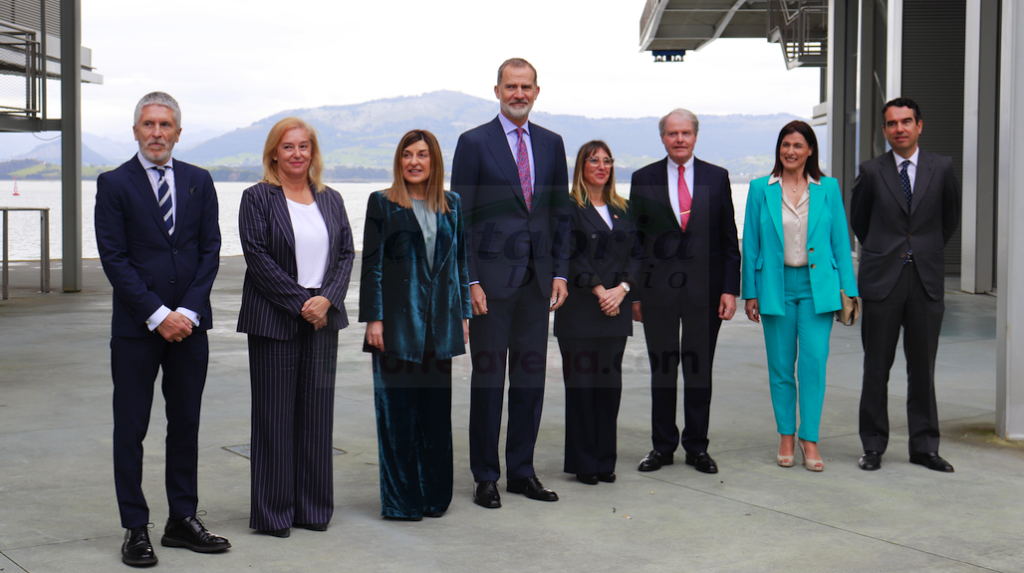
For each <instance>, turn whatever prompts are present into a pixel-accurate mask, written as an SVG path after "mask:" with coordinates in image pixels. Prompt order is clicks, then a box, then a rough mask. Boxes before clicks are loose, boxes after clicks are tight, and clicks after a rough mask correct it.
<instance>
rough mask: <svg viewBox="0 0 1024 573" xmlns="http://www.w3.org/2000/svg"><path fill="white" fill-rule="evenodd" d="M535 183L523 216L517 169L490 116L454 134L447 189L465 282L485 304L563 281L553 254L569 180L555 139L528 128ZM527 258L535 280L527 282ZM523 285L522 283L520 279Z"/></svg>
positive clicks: (560, 238)
mask: <svg viewBox="0 0 1024 573" xmlns="http://www.w3.org/2000/svg"><path fill="white" fill-rule="evenodd" d="M530 139H531V141H532V144H533V160H534V171H535V173H536V183H535V184H534V189H533V207H532V209H529V210H527V208H526V200H525V199H523V190H522V186H521V185H520V183H519V169H518V168H517V167H516V161H515V158H514V157H512V152H511V150H510V149H509V147H508V139H507V138H506V137H505V133H504V131H503V130H502V127H501V122H500V121H499V120H498V118H497V117H495V118H494V120H493V121H491V122H489V123H485V124H484V125H481V126H479V127H476V128H473V129H471V130H469V131H467V132H465V133H463V134H462V135H460V136H459V143H458V145H457V146H456V147H455V157H454V158H453V160H452V180H451V185H452V191H454V192H455V193H458V194H459V196H460V197H461V198H462V208H463V210H464V211H465V213H466V246H467V252H466V254H467V261H468V264H469V280H470V282H479V283H480V286H481V287H482V288H483V289H484V293H485V294H486V295H487V297H488V298H492V299H495V300H502V299H506V298H508V297H510V296H512V294H513V293H515V292H516V289H518V288H519V287H520V286H522V285H524V284H527V283H528V282H529V280H539V281H540V288H541V291H542V292H543V293H544V296H545V297H549V296H551V281H552V279H554V278H555V277H562V278H565V273H566V272H567V270H566V269H567V265H566V264H565V261H564V260H562V256H561V253H562V251H563V249H564V248H565V245H566V239H567V237H568V233H569V215H568V198H569V175H568V168H567V166H566V159H565V157H566V156H565V144H564V143H562V137H561V136H560V135H558V134H557V133H554V132H551V131H548V130H546V129H544V128H543V127H541V126H539V125H536V124H534V123H530ZM531 256H532V257H533V260H534V266H535V268H536V275H537V276H535V277H532V278H531V277H530V276H528V275H529V274H530V273H529V272H528V267H527V265H528V263H529V260H530V257H531ZM524 277H525V279H527V280H524Z"/></svg>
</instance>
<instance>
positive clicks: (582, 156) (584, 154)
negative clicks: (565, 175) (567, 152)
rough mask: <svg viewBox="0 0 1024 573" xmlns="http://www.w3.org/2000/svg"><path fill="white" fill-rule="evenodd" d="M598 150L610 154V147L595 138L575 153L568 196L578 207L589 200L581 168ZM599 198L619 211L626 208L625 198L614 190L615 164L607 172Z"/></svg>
mask: <svg viewBox="0 0 1024 573" xmlns="http://www.w3.org/2000/svg"><path fill="white" fill-rule="evenodd" d="M598 150H603V151H604V152H605V153H607V154H608V157H611V156H612V151H611V149H609V148H608V144H607V143H605V142H603V141H601V140H599V139H595V140H593V141H588V142H586V143H584V144H583V147H581V148H580V152H579V153H577V154H576V172H575V173H573V177H572V191H570V192H569V196H570V197H572V198H573V199H575V200H576V203H577V204H579V206H580V207H586V206H587V203H588V202H589V201H590V193H589V190H588V189H587V183H586V181H584V180H583V170H584V168H586V163H587V159H588V158H589V157H590V156H591V155H593V154H595V153H597V151H598ZM601 198H602V199H603V200H604V202H605V204H608V205H611V206H613V207H615V208H616V209H619V210H621V211H625V210H626V200H625V199H623V198H622V197H620V196H619V194H618V193H616V192H615V166H614V165H612V168H611V169H610V170H609V172H608V182H607V183H605V184H604V189H602V190H601Z"/></svg>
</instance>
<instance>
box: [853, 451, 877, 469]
mask: <svg viewBox="0 0 1024 573" xmlns="http://www.w3.org/2000/svg"><path fill="white" fill-rule="evenodd" d="M857 465H858V466H860V469H862V470H864V471H867V472H873V471H875V470H877V469H879V468H881V467H882V454H880V453H878V452H876V451H874V450H868V451H866V452H864V455H863V456H861V457H860V461H859V462H857Z"/></svg>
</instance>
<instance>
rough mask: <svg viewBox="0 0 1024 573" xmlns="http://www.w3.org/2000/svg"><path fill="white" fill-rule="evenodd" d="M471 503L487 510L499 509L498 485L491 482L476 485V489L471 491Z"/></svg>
mask: <svg viewBox="0 0 1024 573" xmlns="http://www.w3.org/2000/svg"><path fill="white" fill-rule="evenodd" d="M473 503H475V504H477V505H479V506H480V507H486V508H488V509H496V508H499V507H501V496H500V495H498V484H496V483H494V482H493V481H482V482H480V483H478V484H476V489H475V490H474V491H473Z"/></svg>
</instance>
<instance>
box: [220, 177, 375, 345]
mask: <svg viewBox="0 0 1024 573" xmlns="http://www.w3.org/2000/svg"><path fill="white" fill-rule="evenodd" d="M311 188H312V186H311ZM313 198H314V199H315V200H316V205H317V207H318V208H319V209H320V214H321V215H323V218H324V222H325V223H326V224H327V234H328V237H329V240H330V247H331V252H332V253H334V258H333V260H328V263H327V265H328V266H327V270H326V272H325V273H324V280H323V283H322V285H321V287H320V294H321V296H324V297H326V298H327V300H329V301H331V305H333V306H332V307H331V309H330V310H329V311H328V312H327V326H326V328H328V329H331V330H341V329H342V328H345V327H346V326H348V316H347V315H346V314H345V294H346V293H347V292H348V281H349V277H350V276H351V274H352V261H353V259H354V258H355V250H354V248H353V246H352V228H351V227H350V226H349V223H348V214H346V213H345V202H344V201H343V200H342V198H341V194H339V193H338V192H337V191H335V190H334V189H331V188H330V187H328V188H327V189H325V190H324V191H322V192H320V193H317V192H316V189H313ZM238 235H239V238H240V239H241V240H242V253H244V254H245V264H246V267H247V268H246V270H245V281H244V282H243V283H242V307H241V309H239V311H238V332H245V333H248V334H255V335H258V336H264V337H267V338H274V339H276V340H288V339H290V338H292V337H293V336H295V334H296V333H297V332H298V330H299V325H300V324H301V323H302V322H305V319H303V318H302V317H301V316H300V314H301V312H302V305H303V304H305V302H306V301H307V300H309V291H308V290H306V289H305V288H303V287H302V285H300V284H299V283H298V282H296V276H298V264H297V263H296V261H295V232H294V230H293V229H292V219H291V216H290V215H289V214H288V203H287V199H285V196H284V191H283V190H282V189H281V188H280V187H277V186H275V185H270V184H268V183H257V184H256V185H253V186H252V187H249V188H248V189H246V190H245V191H244V192H242V204H241V206H240V207H239V209H238Z"/></svg>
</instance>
